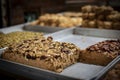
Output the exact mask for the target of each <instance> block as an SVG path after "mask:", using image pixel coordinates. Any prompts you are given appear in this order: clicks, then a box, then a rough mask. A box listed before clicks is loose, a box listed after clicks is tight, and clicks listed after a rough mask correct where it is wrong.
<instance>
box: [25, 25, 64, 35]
mask: <svg viewBox="0 0 120 80" xmlns="http://www.w3.org/2000/svg"><path fill="white" fill-rule="evenodd" d="M23 29H24V30H28V31H37V32H43V33H46V34H48V33H53V32H56V31H60V30H63V29H66V28H61V27H50V26H39V25H36V26H32V25H29V24H28V25H25V26H24V27H23Z"/></svg>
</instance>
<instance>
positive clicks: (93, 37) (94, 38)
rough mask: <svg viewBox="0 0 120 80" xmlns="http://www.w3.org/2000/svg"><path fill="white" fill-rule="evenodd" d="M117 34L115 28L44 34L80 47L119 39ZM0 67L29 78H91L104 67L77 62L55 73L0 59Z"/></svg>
mask: <svg viewBox="0 0 120 80" xmlns="http://www.w3.org/2000/svg"><path fill="white" fill-rule="evenodd" d="M116 34H117V35H116ZM118 34H120V31H116V30H98V29H87V28H70V29H66V30H62V31H59V32H55V33H51V34H48V35H45V36H46V37H47V36H52V37H53V38H54V40H56V41H62V42H72V43H74V44H76V45H77V46H79V47H80V48H81V49H85V48H86V47H88V46H89V45H92V44H95V43H96V42H99V41H103V40H106V39H107V40H108V39H120V36H119V35H118ZM1 52H3V51H1ZM0 69H2V70H5V71H8V72H11V73H14V74H17V75H21V76H24V77H27V78H30V79H38V80H39V79H42V80H80V79H84V80H85V79H86V80H89V79H91V78H93V76H94V75H95V74H97V73H99V72H100V71H101V70H102V69H104V67H103V66H97V65H91V64H84V63H80V62H79V63H76V64H73V65H71V66H69V67H67V68H66V69H64V70H63V72H61V73H55V72H52V71H48V70H44V69H40V68H36V67H32V66H28V65H23V64H20V63H16V62H11V61H7V60H4V59H0Z"/></svg>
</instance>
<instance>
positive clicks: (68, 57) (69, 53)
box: [2, 37, 80, 72]
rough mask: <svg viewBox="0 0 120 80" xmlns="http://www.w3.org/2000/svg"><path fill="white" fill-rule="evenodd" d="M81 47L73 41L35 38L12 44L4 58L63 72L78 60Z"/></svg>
mask: <svg viewBox="0 0 120 80" xmlns="http://www.w3.org/2000/svg"><path fill="white" fill-rule="evenodd" d="M79 50H80V49H79V48H78V47H77V46H75V45H74V44H72V43H65V42H57V41H52V37H48V38H47V39H46V38H45V39H43V38H35V39H30V40H24V41H23V42H21V43H19V44H12V45H11V46H9V47H8V48H7V49H6V50H5V52H4V53H3V54H2V58H3V59H6V60H10V61H13V62H18V63H22V64H26V65H30V66H34V67H38V68H42V69H47V70H51V71H55V72H61V71H63V69H64V68H66V67H68V66H70V65H72V64H74V63H76V62H77V60H78V57H79Z"/></svg>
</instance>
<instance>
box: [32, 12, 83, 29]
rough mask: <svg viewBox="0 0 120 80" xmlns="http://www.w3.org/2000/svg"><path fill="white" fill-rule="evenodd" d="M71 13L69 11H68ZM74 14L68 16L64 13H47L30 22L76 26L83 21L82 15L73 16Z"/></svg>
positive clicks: (42, 24)
mask: <svg viewBox="0 0 120 80" xmlns="http://www.w3.org/2000/svg"><path fill="white" fill-rule="evenodd" d="M68 14H69V13H68ZM71 16H74V14H73V15H72V14H69V15H68V16H67V15H66V14H65V15H62V14H45V15H42V16H40V17H39V18H38V19H37V20H36V21H33V22H31V23H30V25H40V26H50V27H63V28H69V27H75V26H79V25H81V23H82V18H81V17H75V16H74V17H71Z"/></svg>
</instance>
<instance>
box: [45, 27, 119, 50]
mask: <svg viewBox="0 0 120 80" xmlns="http://www.w3.org/2000/svg"><path fill="white" fill-rule="evenodd" d="M119 34H120V31H119V30H105V29H90V28H78V27H77V28H70V29H66V30H62V31H59V32H55V33H53V34H48V35H45V36H46V37H47V36H52V37H53V39H54V40H55V41H61V42H71V43H74V44H76V45H77V46H79V47H80V48H81V49H85V48H87V47H88V46H90V45H93V44H95V43H97V42H100V41H104V40H111V39H120V35H119Z"/></svg>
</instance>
